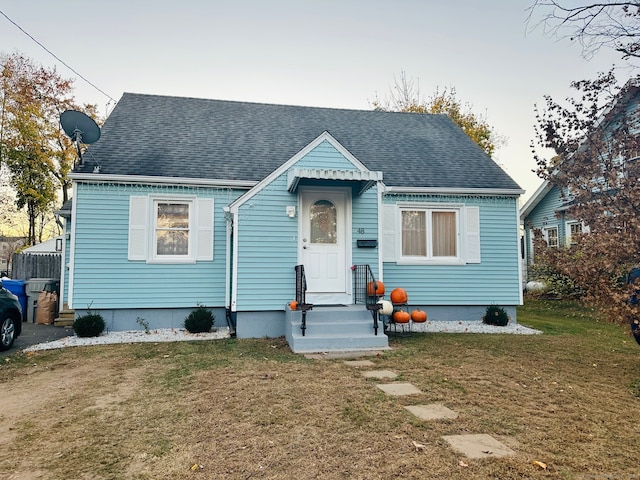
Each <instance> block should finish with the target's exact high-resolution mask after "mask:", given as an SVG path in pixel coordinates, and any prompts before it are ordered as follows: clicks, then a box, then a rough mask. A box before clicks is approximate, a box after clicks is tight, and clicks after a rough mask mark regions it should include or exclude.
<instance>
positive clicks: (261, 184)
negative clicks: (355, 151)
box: [229, 131, 382, 212]
mask: <svg viewBox="0 0 640 480" xmlns="http://www.w3.org/2000/svg"><path fill="white" fill-rule="evenodd" d="M325 141H326V142H329V143H330V144H331V145H332V146H333V148H335V149H336V150H337V151H338V152H339V153H340V154H341V155H342V156H343V157H344V158H346V159H347V160H348V161H349V162H351V164H352V165H353V166H354V167H355V168H356V169H357V170H358V171H361V172H368V171H369V170H368V169H367V167H365V166H364V164H363V163H362V162H360V160H358V159H357V158H356V157H354V156H353V155H352V154H351V152H349V150H347V149H346V148H344V147H343V146H342V145H341V144H340V142H338V141H337V140H336V139H335V138H334V137H333V136H332V135H331V134H330V133H329V132H327V131H324V132H322V133H321V134H320V135H319V136H318V137H316V139H315V140H313V141H312V142H311V143H309V144H307V146H306V147H304V148H303V149H302V150H300V151H299V152H298V153H296V154H295V155H294V156H293V157H291V158H290V159H289V160H287V161H286V162H284V163H283V164H282V165H280V166H279V167H278V168H276V169H275V170H274V171H273V172H271V174H269V175H268V176H267V177H265V178H264V179H263V180H261V181H260V182H258V183H257V184H256V185H255V186H254V187H253V188H252V189H251V190H249V191H248V192H247V193H245V194H244V195H242V196H241V197H239V198H238V199H236V200H235V201H234V202H233V203H231V205H230V206H229V207H230V209H231V212H237V211H238V208H240V206H241V205H242V204H244V203H245V202H247V201H249V200H250V199H251V198H253V197H254V196H255V195H257V194H258V193H259V192H260V191H261V190H262V189H264V188H265V187H267V186H268V185H270V184H271V183H272V182H273V181H274V180H275V179H276V178H278V177H279V176H280V175H282V174H284V173H285V172H286V171H287V170H289V169H290V168H291V167H292V166H293V165H295V164H296V163H297V162H298V161H300V160H301V159H302V158H304V157H305V156H306V155H308V154H309V153H310V152H311V151H313V149H315V148H316V147H318V146H319V145H320V144H321V143H322V142H325ZM301 170H303V169H301ZM309 170H311V169H309ZM340 171H342V170H340ZM371 173H378V174H380V175H382V173H381V172H371Z"/></svg>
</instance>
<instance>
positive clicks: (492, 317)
mask: <svg viewBox="0 0 640 480" xmlns="http://www.w3.org/2000/svg"><path fill="white" fill-rule="evenodd" d="M482 322H483V323H486V324H487V325H497V326H499V327H504V326H505V325H506V324H507V323H509V315H507V312H506V310H505V309H504V308H502V307H498V306H497V305H490V306H488V307H487V310H486V312H485V314H484V317H482Z"/></svg>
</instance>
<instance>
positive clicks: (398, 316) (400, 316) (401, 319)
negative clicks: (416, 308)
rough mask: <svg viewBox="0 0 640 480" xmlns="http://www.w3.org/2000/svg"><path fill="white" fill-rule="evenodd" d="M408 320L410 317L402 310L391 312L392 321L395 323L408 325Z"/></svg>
mask: <svg viewBox="0 0 640 480" xmlns="http://www.w3.org/2000/svg"><path fill="white" fill-rule="evenodd" d="M410 319H411V315H409V312H405V311H404V310H398V311H397V312H393V321H394V322H396V323H409V320H410Z"/></svg>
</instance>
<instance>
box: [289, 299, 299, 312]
mask: <svg viewBox="0 0 640 480" xmlns="http://www.w3.org/2000/svg"><path fill="white" fill-rule="evenodd" d="M289 308H290V309H291V310H296V309H297V308H298V302H296V301H295V300H293V301H292V302H291V303H290V304H289Z"/></svg>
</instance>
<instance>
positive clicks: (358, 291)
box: [351, 265, 382, 335]
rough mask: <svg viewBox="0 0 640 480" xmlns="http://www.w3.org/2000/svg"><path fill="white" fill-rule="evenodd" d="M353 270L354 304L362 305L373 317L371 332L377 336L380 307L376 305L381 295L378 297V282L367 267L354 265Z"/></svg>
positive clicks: (378, 304)
mask: <svg viewBox="0 0 640 480" xmlns="http://www.w3.org/2000/svg"><path fill="white" fill-rule="evenodd" d="M351 269H352V270H353V292H354V303H356V304H358V303H360V304H364V305H365V306H366V307H367V310H369V311H370V312H371V315H372V316H373V331H374V332H375V334H376V335H378V324H379V320H380V309H381V308H382V305H381V304H380V303H378V300H380V297H381V295H378V292H379V285H378V280H376V278H375V277H374V275H373V272H372V271H371V267H370V266H369V265H354V266H353V267H351Z"/></svg>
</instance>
